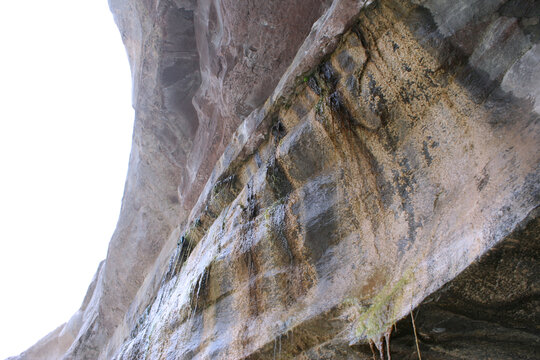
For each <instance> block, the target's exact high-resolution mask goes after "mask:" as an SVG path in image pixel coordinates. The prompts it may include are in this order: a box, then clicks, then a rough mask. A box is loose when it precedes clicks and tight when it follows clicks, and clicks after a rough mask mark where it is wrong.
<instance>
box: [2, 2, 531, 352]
mask: <svg viewBox="0 0 540 360" xmlns="http://www.w3.org/2000/svg"><path fill="white" fill-rule="evenodd" d="M109 2H110V7H111V9H112V11H113V14H114V16H115V19H116V22H117V24H118V26H119V29H120V32H121V34H122V38H123V40H124V43H125V45H126V48H127V52H128V56H129V61H130V65H131V70H132V74H133V84H134V90H133V104H134V108H135V110H136V121H135V129H134V135H133V148H132V152H131V158H130V163H129V172H128V177H127V181H126V188H125V193H124V198H123V204H122V210H121V214H120V219H119V222H118V227H117V229H116V231H115V233H114V235H113V237H112V239H111V242H110V245H109V251H108V255H107V259H106V260H105V261H104V262H102V264H100V266H99V268H98V271H97V273H96V276H95V278H94V280H93V281H92V284H91V285H90V287H89V290H88V293H87V294H86V296H85V298H84V301H83V304H82V306H81V309H80V310H79V311H78V312H77V313H76V314H74V315H73V317H72V318H71V319H70V320H69V321H68V322H67V323H66V324H64V325H62V326H60V327H59V328H57V329H56V330H54V331H53V332H52V333H50V334H49V335H48V336H46V337H45V338H44V339H42V340H41V341H40V342H38V343H37V344H36V345H34V346H33V347H31V348H30V349H28V350H27V351H25V352H23V353H22V354H21V355H19V356H16V357H13V358H10V359H18V360H19V359H20V360H22V359H38V360H41V359H66V360H72V359H73V360H75V359H77V360H79V359H88V360H90V359H92V360H95V359H115V360H120V359H290V358H297V359H372V358H373V357H374V356H376V357H377V358H381V359H383V358H384V359H389V358H390V357H392V358H393V359H416V358H419V354H418V352H420V353H421V356H422V359H537V358H538V354H539V353H540V265H539V258H540V256H539V255H540V246H539V242H538V239H539V233H540V231H539V221H540V220H539V218H538V211H539V210H538V206H539V204H540V174H539V172H540V167H539V165H540V151H539V145H540V115H539V114H540V45H539V42H540V21H539V20H540V2H539V1H536V0H506V1H505V0H474V1H465V0H454V1H444V0H377V1H359V0H333V1H332V0H282V1H269V0H255V1H233V0H214V1H210V0H198V1H197V0H162V1H159V0H109ZM413 309H414V310H413ZM411 313H412V315H413V316H412V317H411ZM413 319H414V320H413ZM413 325H414V326H413Z"/></svg>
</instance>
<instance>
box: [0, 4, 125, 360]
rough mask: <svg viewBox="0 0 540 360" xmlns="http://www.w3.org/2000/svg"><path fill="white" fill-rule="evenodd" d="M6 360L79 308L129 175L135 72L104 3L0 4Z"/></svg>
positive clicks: (0, 298) (1, 309) (0, 224)
mask: <svg viewBox="0 0 540 360" xmlns="http://www.w3.org/2000/svg"><path fill="white" fill-rule="evenodd" d="M0 49H1V51H0V124H1V128H0V169H1V170H0V171H1V172H0V283H1V288H0V289H1V293H0V359H4V358H6V357H8V356H12V355H16V354H19V353H20V352H22V351H24V350H26V348H28V347H29V346H31V345H33V344H34V343H35V342H36V341H37V340H39V339H40V338H41V337H43V336H44V335H46V334H47V333H49V332H50V331H52V330H54V329H55V328H56V327H57V326H59V325H61V324H62V323H64V322H65V321H67V320H68V319H69V318H70V317H71V315H72V314H73V313H74V312H75V311H76V310H77V309H78V308H79V306H80V304H81V302H82V300H83V297H84V295H85V292H86V289H87V287H88V285H89V284H90V280H91V279H92V277H93V275H94V272H95V271H96V269H97V266H98V263H99V262H100V261H101V260H102V259H104V258H105V256H106V253H107V245H108V242H109V240H110V238H111V235H112V233H113V230H114V227H115V225H116V221H117V219H118V212H119V209H120V201H121V198H122V192H123V187H124V181H125V177H126V172H127V164H128V158H129V151H130V147H131V134H132V127H133V110H132V109H131V78H130V74H129V65H128V62H127V57H126V53H125V50H124V47H123V45H122V42H121V39H120V34H119V32H118V30H117V28H116V26H115V24H114V21H113V17H112V15H111V13H110V11H109V8H108V5H107V0H92V1H81V0H50V1H43V0H25V1H2V2H1V3H0Z"/></svg>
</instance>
